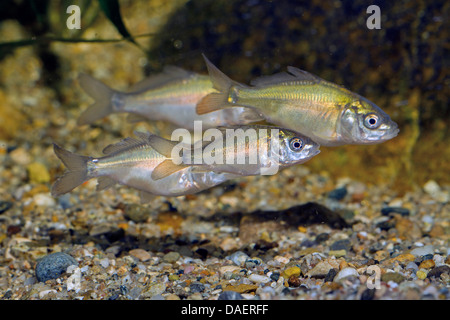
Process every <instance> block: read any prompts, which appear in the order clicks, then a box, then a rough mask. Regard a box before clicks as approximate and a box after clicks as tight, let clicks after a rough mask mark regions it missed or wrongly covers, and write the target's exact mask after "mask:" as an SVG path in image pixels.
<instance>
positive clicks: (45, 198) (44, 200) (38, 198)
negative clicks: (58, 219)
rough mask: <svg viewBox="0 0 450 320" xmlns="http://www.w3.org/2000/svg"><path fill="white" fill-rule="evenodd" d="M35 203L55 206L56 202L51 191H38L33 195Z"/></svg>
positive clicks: (43, 205)
mask: <svg viewBox="0 0 450 320" xmlns="http://www.w3.org/2000/svg"><path fill="white" fill-rule="evenodd" d="M33 200H34V203H35V204H36V205H38V206H42V207H53V206H54V205H55V204H56V202H55V199H54V198H53V197H52V196H50V193H38V194H37V195H35V196H34V197H33Z"/></svg>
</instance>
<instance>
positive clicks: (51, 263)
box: [36, 252, 78, 282]
mask: <svg viewBox="0 0 450 320" xmlns="http://www.w3.org/2000/svg"><path fill="white" fill-rule="evenodd" d="M71 265H76V266H78V262H77V261H76V260H75V259H74V258H73V257H72V256H69V255H68V254H66V253H63V252H56V253H52V254H49V255H47V256H45V257H43V258H42V259H40V260H39V261H38V263H37V265H36V278H37V279H38V281H40V282H45V281H47V280H50V279H56V278H59V277H60V276H61V275H62V274H63V273H64V272H66V270H67V268H68V267H69V266H71Z"/></svg>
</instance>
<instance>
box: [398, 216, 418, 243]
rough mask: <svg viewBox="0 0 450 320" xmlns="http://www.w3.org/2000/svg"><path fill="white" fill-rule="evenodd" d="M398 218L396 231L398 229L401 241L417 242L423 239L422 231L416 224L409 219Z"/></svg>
mask: <svg viewBox="0 0 450 320" xmlns="http://www.w3.org/2000/svg"><path fill="white" fill-rule="evenodd" d="M396 218H397V219H396V222H395V229H397V231H398V235H399V237H400V239H406V240H415V239H419V238H421V237H422V231H421V230H420V227H419V226H418V225H417V224H416V223H414V222H413V221H411V220H409V219H407V218H402V217H398V216H397V217H396Z"/></svg>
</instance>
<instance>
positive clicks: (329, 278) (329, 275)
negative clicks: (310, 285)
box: [324, 268, 338, 282]
mask: <svg viewBox="0 0 450 320" xmlns="http://www.w3.org/2000/svg"><path fill="white" fill-rule="evenodd" d="M337 273H338V271H337V270H336V269H334V268H333V269H330V271H328V273H327V275H326V276H325V280H324V281H325V282H333V280H334V277H336V275H337Z"/></svg>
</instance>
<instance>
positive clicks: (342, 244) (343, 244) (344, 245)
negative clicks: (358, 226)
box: [330, 239, 351, 251]
mask: <svg viewBox="0 0 450 320" xmlns="http://www.w3.org/2000/svg"><path fill="white" fill-rule="evenodd" d="M350 247H351V242H350V240H349V239H343V240H338V241H336V242H334V243H333V244H332V245H331V246H330V250H333V251H334V250H345V251H349V250H350Z"/></svg>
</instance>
